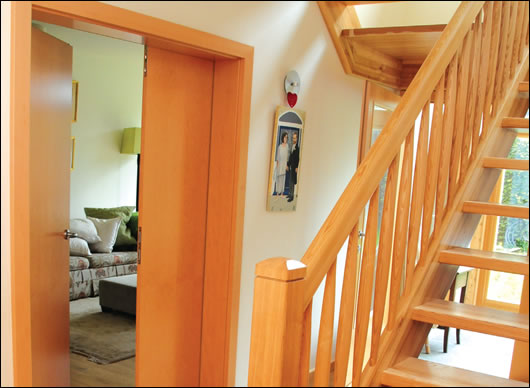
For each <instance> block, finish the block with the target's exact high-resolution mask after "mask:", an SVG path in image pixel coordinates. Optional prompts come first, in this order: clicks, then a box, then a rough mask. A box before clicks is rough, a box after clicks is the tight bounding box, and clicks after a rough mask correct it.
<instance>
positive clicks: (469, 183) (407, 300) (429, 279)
mask: <svg viewBox="0 0 530 388" xmlns="http://www.w3.org/2000/svg"><path fill="white" fill-rule="evenodd" d="M528 63H529V62H528V50H526V51H525V56H524V59H523V61H522V62H521V64H520V65H519V66H518V68H517V71H516V76H515V77H514V79H513V80H512V81H509V82H508V87H507V89H506V96H505V98H504V101H502V103H501V105H500V107H499V108H500V109H499V110H498V114H497V115H496V116H495V118H494V119H493V120H492V122H491V126H490V129H489V135H488V137H487V139H486V141H485V142H483V143H482V144H481V145H480V146H479V147H478V151H477V158H476V159H475V161H473V162H472V163H471V164H470V166H469V168H468V172H467V174H466V176H465V177H464V179H463V180H462V184H460V183H459V189H458V190H457V192H456V194H455V195H454V197H453V205H452V206H451V207H450V208H448V211H447V215H448V216H449V218H448V217H444V220H443V221H442V226H441V228H440V230H441V235H440V233H438V235H434V236H433V237H432V239H431V244H430V245H429V249H428V251H427V253H426V255H425V257H426V258H427V259H426V260H424V261H423V262H421V261H420V262H419V263H418V265H417V267H416V274H418V273H419V275H421V276H415V278H414V283H413V286H412V287H411V290H412V291H411V292H410V293H409V294H410V295H409V296H408V297H407V296H405V297H402V300H401V301H400V304H399V305H398V320H397V322H400V324H399V326H397V327H395V328H394V330H393V331H392V332H391V333H388V332H386V333H385V334H384V335H383V336H382V340H381V345H380V357H379V360H378V361H377V362H376V364H375V365H367V366H366V368H365V371H364V372H363V376H362V379H361V386H379V385H380V382H381V376H382V373H383V371H384V370H385V369H386V368H388V367H390V366H392V365H394V364H396V363H397V362H400V361H402V360H404V359H406V358H408V357H417V356H418V355H419V354H420V352H421V349H422V347H423V344H424V343H425V340H426V339H427V336H428V334H429V331H430V329H431V328H432V325H431V324H426V323H421V322H416V321H414V320H412V318H411V314H412V312H411V308H412V307H415V306H418V305H420V304H422V303H424V302H425V301H426V300H428V299H444V298H445V295H446V294H447V292H448V291H449V288H450V286H451V284H452V282H453V279H454V277H455V276H456V272H457V270H458V266H456V265H448V264H440V263H439V262H438V260H437V259H438V256H439V254H440V251H441V250H442V249H446V248H447V247H448V246H462V247H465V246H468V244H469V243H470V242H471V238H472V237H473V234H474V232H475V229H476V227H477V225H478V223H479V222H480V217H481V216H480V215H477V214H464V213H462V212H461V209H462V205H463V202H464V201H466V200H471V199H475V200H482V201H488V200H489V197H490V196H491V193H492V192H493V189H494V187H495V184H496V183H497V180H498V178H499V175H500V173H501V171H500V170H499V169H486V168H483V167H482V163H481V161H482V158H483V157H484V156H486V155H487V156H497V157H506V156H508V154H509V152H510V148H511V146H512V145H513V141H514V140H515V138H516V136H517V133H516V132H515V131H510V130H506V129H502V128H501V127H500V124H501V121H502V118H504V117H507V116H508V115H509V114H513V115H515V116H516V117H522V116H524V114H525V113H526V109H524V106H525V104H521V102H520V101H519V99H518V86H519V83H520V82H521V81H522V80H523V79H524V78H525V77H527V74H528V70H527V69H528ZM527 107H528V104H526V108H527ZM426 263H427V264H426ZM400 317H403V319H402V320H401V321H400Z"/></svg>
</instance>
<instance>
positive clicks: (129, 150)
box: [120, 127, 142, 211]
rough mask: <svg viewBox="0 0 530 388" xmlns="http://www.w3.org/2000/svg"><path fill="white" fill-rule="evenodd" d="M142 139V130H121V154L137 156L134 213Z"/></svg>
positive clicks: (133, 128)
mask: <svg viewBox="0 0 530 388" xmlns="http://www.w3.org/2000/svg"><path fill="white" fill-rule="evenodd" d="M141 139H142V128H138V127H132V128H125V129H124V130H123V136H122V141H121V151H120V153H121V154H130V155H138V158H137V163H138V168H137V170H136V211H138V188H139V185H140V144H141Z"/></svg>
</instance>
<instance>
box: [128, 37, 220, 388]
mask: <svg viewBox="0 0 530 388" xmlns="http://www.w3.org/2000/svg"><path fill="white" fill-rule="evenodd" d="M147 57H148V59H147V75H146V77H145V78H144V94H143V96H144V97H143V115H142V147H141V155H142V157H141V165H140V208H139V226H140V228H141V255H140V263H139V265H138V290H137V326H136V329H137V333H136V365H137V371H136V383H137V385H138V386H198V385H199V376H200V356H201V352H200V349H201V325H202V305H203V278H204V259H205V240H206V215H207V214H206V210H207V206H206V205H207V194H208V170H209V169H208V165H209V155H210V130H211V111H212V88H213V70H214V66H213V62H212V61H210V60H207V59H203V58H197V57H191V56H186V55H182V54H178V53H175V52H171V51H166V50H162V49H159V48H153V47H149V48H148V54H147ZM140 365H141V368H140V367H139V366H140Z"/></svg>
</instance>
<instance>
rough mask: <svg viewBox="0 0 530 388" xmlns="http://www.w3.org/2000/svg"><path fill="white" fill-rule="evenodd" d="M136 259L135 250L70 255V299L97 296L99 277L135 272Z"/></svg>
mask: <svg viewBox="0 0 530 388" xmlns="http://www.w3.org/2000/svg"><path fill="white" fill-rule="evenodd" d="M137 260H138V253H137V252H136V251H129V252H111V253H93V254H92V255H91V256H88V257H81V256H70V300H75V299H80V298H87V297H94V296H98V295H99V281H100V280H101V279H105V278H109V277H114V276H123V275H131V274H135V273H136V272H137V264H136V263H137Z"/></svg>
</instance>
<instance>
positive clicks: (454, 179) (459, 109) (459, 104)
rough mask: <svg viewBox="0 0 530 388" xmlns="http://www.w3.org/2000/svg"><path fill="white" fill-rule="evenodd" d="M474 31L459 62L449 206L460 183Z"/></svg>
mask: <svg viewBox="0 0 530 388" xmlns="http://www.w3.org/2000/svg"><path fill="white" fill-rule="evenodd" d="M472 39H473V31H469V33H468V34H467V35H466V38H465V39H464V44H463V47H462V53H461V59H460V60H459V61H458V86H459V87H458V93H457V97H456V120H455V124H454V130H453V148H452V150H451V164H450V167H449V192H448V199H447V206H449V204H450V203H451V202H452V200H453V197H454V194H455V192H456V188H457V183H458V174H459V172H460V171H459V167H460V157H461V155H460V153H461V151H462V140H463V137H464V122H465V120H466V112H467V109H466V107H467V105H466V103H467V91H468V88H469V61H470V56H471V42H472Z"/></svg>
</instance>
